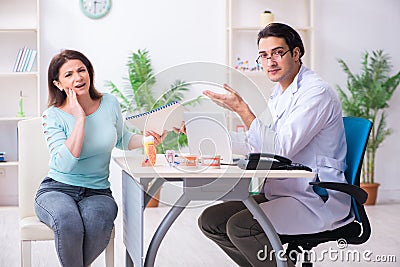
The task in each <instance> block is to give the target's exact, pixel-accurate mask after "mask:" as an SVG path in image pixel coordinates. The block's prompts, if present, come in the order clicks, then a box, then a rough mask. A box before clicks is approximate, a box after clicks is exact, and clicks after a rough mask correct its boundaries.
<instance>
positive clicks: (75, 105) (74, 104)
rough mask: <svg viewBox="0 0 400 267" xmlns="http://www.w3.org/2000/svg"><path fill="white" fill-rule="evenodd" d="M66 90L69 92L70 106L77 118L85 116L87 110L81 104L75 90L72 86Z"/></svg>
mask: <svg viewBox="0 0 400 267" xmlns="http://www.w3.org/2000/svg"><path fill="white" fill-rule="evenodd" d="M65 92H66V93H67V97H68V103H69V108H70V110H71V113H72V115H73V116H74V117H75V119H79V118H85V117H86V114H85V111H84V110H83V108H82V106H81V104H79V102H78V98H77V97H76V93H75V91H74V90H72V89H71V88H67V89H66V90H65Z"/></svg>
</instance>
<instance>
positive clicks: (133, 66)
mask: <svg viewBox="0 0 400 267" xmlns="http://www.w3.org/2000/svg"><path fill="white" fill-rule="evenodd" d="M127 67H128V77H127V78H124V79H125V80H127V81H128V82H127V86H126V87H125V88H123V89H119V88H118V87H117V86H116V85H115V84H114V83H113V82H112V81H106V87H108V88H109V91H110V93H111V94H113V95H115V96H116V97H117V98H118V100H119V102H120V106H121V110H122V112H123V113H126V112H129V113H131V114H139V113H143V112H146V111H150V110H152V109H155V108H158V107H160V106H163V105H165V104H167V103H170V102H173V101H178V102H181V104H183V105H185V106H188V105H194V104H197V103H199V102H200V101H201V99H202V97H201V96H199V97H197V98H195V99H193V100H190V101H186V102H184V103H183V100H184V93H185V92H187V91H188V90H189V88H188V85H187V84H186V83H185V82H184V81H181V80H176V81H175V82H174V83H172V84H171V85H170V87H169V88H167V89H165V90H164V92H163V93H162V94H161V96H159V97H156V95H155V92H154V91H153V89H154V88H153V86H154V84H155V83H156V76H154V74H153V68H152V66H151V59H150V56H149V52H148V51H147V50H145V49H144V50H142V49H139V50H138V51H137V52H133V53H132V54H131V55H130V56H129V57H128V63H127ZM130 130H131V131H134V132H138V130H137V129H130ZM184 146H187V138H186V135H179V134H177V133H175V132H173V131H170V132H168V135H167V136H166V137H165V139H164V141H163V143H162V144H160V145H158V146H157V153H160V154H164V153H165V151H166V150H169V149H171V150H178V149H179V148H181V147H184ZM158 199H159V192H158V196H157V195H156V196H154V198H153V200H155V202H156V203H155V204H151V203H154V202H150V203H149V206H157V205H158V204H157V203H158V201H157V200H158Z"/></svg>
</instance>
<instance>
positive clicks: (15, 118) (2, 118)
mask: <svg viewBox="0 0 400 267" xmlns="http://www.w3.org/2000/svg"><path fill="white" fill-rule="evenodd" d="M32 118H33V117H0V121H22V120H27V119H32Z"/></svg>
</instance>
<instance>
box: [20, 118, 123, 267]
mask: <svg viewBox="0 0 400 267" xmlns="http://www.w3.org/2000/svg"><path fill="white" fill-rule="evenodd" d="M18 157H19V167H18V174H19V175H18V194H19V228H20V240H21V266H23V267H30V266H31V243H32V241H42V240H54V232H53V230H52V229H50V228H49V227H47V225H45V224H44V223H42V222H40V221H39V219H38V218H37V217H36V215H35V211H34V198H35V195H36V190H37V189H38V187H39V185H40V183H41V181H42V180H43V178H44V177H45V176H46V175H47V172H48V165H49V159H50V155H49V153H48V150H47V146H46V142H45V139H44V135H43V133H42V126H41V118H40V117H39V118H33V119H28V120H22V121H19V122H18ZM114 237H115V231H114V229H113V231H112V233H111V239H110V242H109V243H108V245H107V248H106V249H105V257H106V266H107V267H112V266H114Z"/></svg>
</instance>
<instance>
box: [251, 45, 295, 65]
mask: <svg viewBox="0 0 400 267" xmlns="http://www.w3.org/2000/svg"><path fill="white" fill-rule="evenodd" d="M289 51H290V49H288V50H287V51H286V52H283V50H280V49H279V50H275V51H272V53H271V56H268V54H267V53H262V54H260V55H259V56H258V58H257V59H256V62H257V64H260V63H265V62H267V61H268V59H269V60H271V61H274V62H279V61H281V60H282V58H283V56H284V55H286V54H287V52H289Z"/></svg>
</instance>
